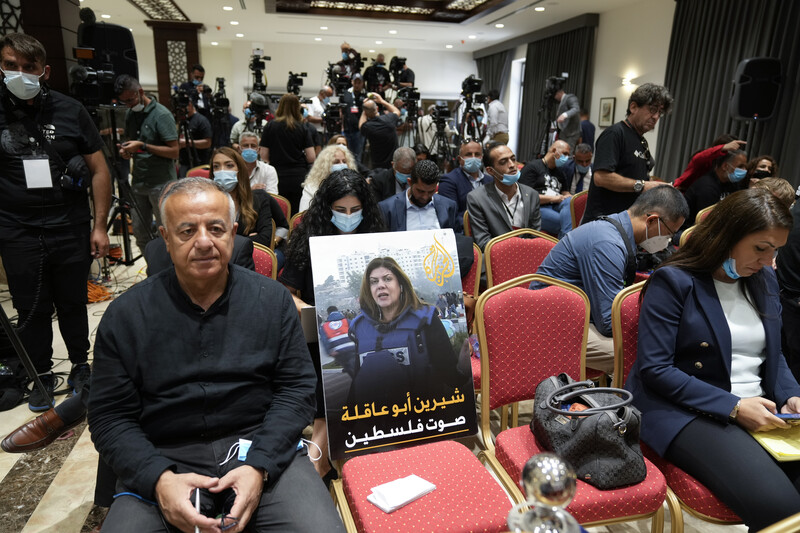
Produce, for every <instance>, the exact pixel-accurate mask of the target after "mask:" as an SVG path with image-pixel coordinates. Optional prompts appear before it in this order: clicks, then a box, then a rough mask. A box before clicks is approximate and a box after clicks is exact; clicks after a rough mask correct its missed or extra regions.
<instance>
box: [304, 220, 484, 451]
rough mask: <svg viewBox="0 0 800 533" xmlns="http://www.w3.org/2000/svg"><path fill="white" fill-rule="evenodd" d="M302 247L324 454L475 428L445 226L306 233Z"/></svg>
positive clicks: (451, 242) (456, 279) (452, 248)
mask: <svg viewBox="0 0 800 533" xmlns="http://www.w3.org/2000/svg"><path fill="white" fill-rule="evenodd" d="M309 246H310V249H311V265H312V271H313V277H314V297H315V301H316V313H317V324H318V327H319V354H318V355H319V357H320V363H321V368H322V385H323V389H324V391H325V411H326V418H327V427H328V439H329V445H330V452H331V458H332V459H344V458H347V457H350V456H353V455H358V454H363V453H371V452H375V451H385V450H389V449H393V448H396V447H398V446H410V445H414V444H421V443H425V442H431V441H434V440H443V439H453V438H459V437H466V436H468V435H472V434H474V433H475V432H476V431H477V423H476V413H475V394H474V390H473V385H472V371H471V367H470V360H469V357H470V352H469V346H468V342H467V339H468V334H467V319H466V313H465V310H464V300H463V295H462V292H461V276H460V270H459V266H458V256H457V254H456V241H455V236H454V235H453V231H452V230H450V229H446V230H427V231H403V232H394V233H371V234H356V235H337V236H331V237H313V238H311V239H310V241H309ZM316 355H317V354H316V353H314V352H313V351H312V354H311V356H312V357H315V356H316Z"/></svg>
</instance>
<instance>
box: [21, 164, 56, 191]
mask: <svg viewBox="0 0 800 533" xmlns="http://www.w3.org/2000/svg"><path fill="white" fill-rule="evenodd" d="M22 165H23V168H24V169H25V182H26V183H27V185H28V188H29V189H52V188H53V179H52V177H51V176H50V160H49V159H23V160H22Z"/></svg>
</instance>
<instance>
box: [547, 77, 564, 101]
mask: <svg viewBox="0 0 800 533" xmlns="http://www.w3.org/2000/svg"><path fill="white" fill-rule="evenodd" d="M566 81H567V79H566V78H562V77H561V76H550V77H549V78H547V79H546V80H545V83H544V96H543V99H544V101H545V102H547V101H548V100H552V101H553V102H555V99H556V93H557V92H558V91H560V90H561V89H562V88H563V87H564V82H566Z"/></svg>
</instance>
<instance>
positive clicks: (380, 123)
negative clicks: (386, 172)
mask: <svg viewBox="0 0 800 533" xmlns="http://www.w3.org/2000/svg"><path fill="white" fill-rule="evenodd" d="M372 94H373V97H372V99H369V100H365V101H364V104H363V105H362V108H363V110H362V112H361V118H360V119H359V120H358V128H359V130H361V135H363V136H364V138H365V139H366V140H368V141H369V153H370V156H371V158H372V166H371V168H389V167H390V166H392V155H393V154H394V151H395V149H396V148H397V123H398V119H399V118H400V110H399V109H397V108H396V107H395V106H393V105H392V104H390V103H389V102H387V101H386V100H384V99H383V98H381V95H379V94H378V93H372ZM378 104H381V105H382V106H383V107H384V108H385V109H386V110H387V111H388V113H386V114H384V115H380V114H378Z"/></svg>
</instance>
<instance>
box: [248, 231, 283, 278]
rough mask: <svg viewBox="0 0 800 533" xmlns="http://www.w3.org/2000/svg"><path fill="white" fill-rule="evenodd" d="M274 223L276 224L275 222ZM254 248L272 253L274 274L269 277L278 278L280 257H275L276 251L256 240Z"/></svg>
mask: <svg viewBox="0 0 800 533" xmlns="http://www.w3.org/2000/svg"><path fill="white" fill-rule="evenodd" d="M273 224H275V222H273ZM253 249H254V250H260V251H262V252H264V253H265V254H268V255H270V256H271V257H272V274H271V275H270V276H269V277H270V278H272V279H277V277H278V258H277V257H275V252H273V251H272V250H271V249H269V248H268V247H266V246H264V245H263V244H261V243H259V242H254V243H253Z"/></svg>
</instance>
